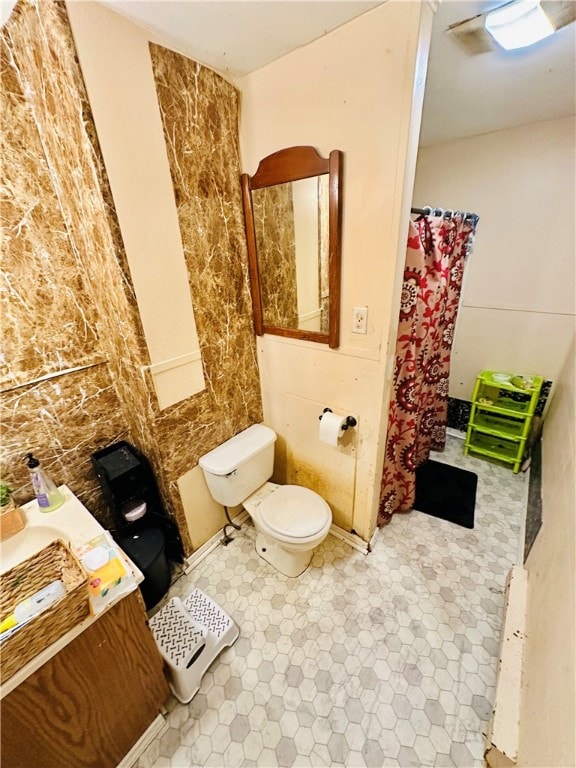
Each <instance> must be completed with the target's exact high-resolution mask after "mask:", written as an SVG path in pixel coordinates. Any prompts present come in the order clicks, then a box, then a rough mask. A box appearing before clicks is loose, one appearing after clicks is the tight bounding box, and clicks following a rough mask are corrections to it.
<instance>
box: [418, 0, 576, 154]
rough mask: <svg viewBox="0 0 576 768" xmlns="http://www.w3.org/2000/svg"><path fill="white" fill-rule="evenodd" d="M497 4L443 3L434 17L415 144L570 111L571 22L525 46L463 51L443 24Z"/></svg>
mask: <svg viewBox="0 0 576 768" xmlns="http://www.w3.org/2000/svg"><path fill="white" fill-rule="evenodd" d="M498 5H502V0H500V1H499V2H498V0H497V1H496V2H494V0H491V1H484V2H480V1H479V0H468V1H466V0H448V1H447V2H446V1H445V2H443V3H442V4H441V5H440V8H439V9H438V11H437V13H436V16H435V18H434V26H433V31H432V41H431V46H430V59H429V63H428V77H427V80H426V93H425V98H424V113H423V119H422V129H421V133H420V143H421V144H424V145H426V144H435V143H438V142H441V141H448V140H450V139H454V138H458V137H461V136H471V135H474V134H479V133H488V132H491V131H494V130H499V129H503V128H512V127H513V126H516V125H523V124H524V123H534V122H539V121H542V120H551V119H553V118H558V117H565V116H567V115H573V114H574V113H575V111H576V85H575V84H576V72H575V66H576V56H575V42H576V35H575V32H576V25H575V24H571V25H569V26H567V27H564V29H560V30H559V31H558V32H556V34H555V35H553V36H552V37H549V38H547V39H546V40H542V41H541V42H540V43H538V44H537V45H534V46H532V47H531V48H526V49H524V50H518V51H503V50H500V49H498V50H494V51H492V52H489V53H481V54H478V55H476V56H471V55H469V54H468V53H467V52H466V51H465V50H464V49H463V48H462V47H461V45H460V43H458V42H457V41H456V40H455V39H454V36H452V35H449V34H446V31H445V30H446V29H447V27H448V26H449V25H450V24H453V23H454V22H457V21H462V20H464V19H467V18H470V17H472V16H475V15H476V14H477V13H485V12H486V11H488V10H490V9H491V8H494V7H496V6H498Z"/></svg>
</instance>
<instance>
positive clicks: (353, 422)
mask: <svg viewBox="0 0 576 768" xmlns="http://www.w3.org/2000/svg"><path fill="white" fill-rule="evenodd" d="M332 412H333V411H332V408H324V410H323V411H322V413H321V414H320V416H318V419H319V420H321V419H322V416H323V415H324V414H325V413H332ZM357 423H358V422H357V421H356V419H355V418H354V416H346V421H345V422H344V424H342V429H348V428H349V427H355V426H356V424H357Z"/></svg>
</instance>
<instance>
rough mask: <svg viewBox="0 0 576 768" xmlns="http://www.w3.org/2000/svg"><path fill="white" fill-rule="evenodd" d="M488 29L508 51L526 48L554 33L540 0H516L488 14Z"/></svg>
mask: <svg viewBox="0 0 576 768" xmlns="http://www.w3.org/2000/svg"><path fill="white" fill-rule="evenodd" d="M485 26H486V31H487V32H489V33H490V34H491V35H492V37H493V38H494V40H496V42H497V43H498V45H500V46H502V48H504V49H505V50H507V51H511V50H514V49H515V48H526V46H528V45H533V44H534V43H537V42H538V41H539V40H543V39H544V38H545V37H549V35H552V34H554V31H555V30H554V27H553V26H552V24H551V23H550V19H549V18H548V16H546V14H545V13H544V11H543V10H542V8H541V7H540V0H514V1H513V2H511V3H508V4H507V5H504V6H502V7H500V8H497V9H496V10H494V11H491V12H490V13H488V14H487V15H486V21H485Z"/></svg>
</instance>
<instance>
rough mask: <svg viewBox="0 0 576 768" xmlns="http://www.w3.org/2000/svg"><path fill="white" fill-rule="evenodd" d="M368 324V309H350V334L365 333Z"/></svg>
mask: <svg viewBox="0 0 576 768" xmlns="http://www.w3.org/2000/svg"><path fill="white" fill-rule="evenodd" d="M367 322H368V307H354V308H353V309H352V333H366V324H367Z"/></svg>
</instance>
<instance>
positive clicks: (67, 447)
mask: <svg viewBox="0 0 576 768" xmlns="http://www.w3.org/2000/svg"><path fill="white" fill-rule="evenodd" d="M0 421H1V423H2V425H3V429H2V447H1V452H2V458H3V464H4V465H8V464H9V467H10V479H11V481H12V482H13V483H14V489H15V499H16V500H17V501H19V502H20V503H23V502H24V501H28V500H29V499H30V498H33V496H34V493H33V490H32V487H31V484H30V478H29V475H28V470H27V468H26V465H25V463H24V462H23V461H22V457H23V456H24V454H25V453H27V452H28V451H31V452H32V453H34V454H35V455H36V456H37V458H39V459H40V460H41V461H42V465H43V466H44V468H45V469H46V470H47V472H48V473H49V474H50V476H51V477H52V479H53V480H54V482H55V483H56V484H57V485H60V484H62V483H66V485H68V486H69V487H70V488H71V490H73V491H74V493H75V494H76V495H77V496H78V497H79V498H80V499H81V501H82V502H83V503H84V504H85V505H86V506H87V507H88V509H89V510H90V511H91V512H92V513H93V514H94V516H95V517H96V518H97V519H98V520H99V522H100V523H101V524H102V525H104V526H105V527H106V528H109V527H113V522H112V520H111V518H110V516H109V514H108V511H107V509H106V505H105V503H104V499H103V497H102V494H101V491H100V486H99V485H98V481H97V480H96V477H95V475H94V472H93V470H92V465H91V463H90V456H91V454H92V453H93V452H94V451H96V450H98V449H100V448H102V447H104V446H106V445H109V444H110V443H113V442H116V441H117V440H126V439H128V429H127V425H126V422H125V420H124V419H123V417H122V410H121V408H120V403H119V402H118V397H117V395H116V390H115V388H114V386H113V385H112V379H111V376H110V371H109V370H108V366H107V365H106V363H101V364H96V365H94V366H92V367H90V368H84V369H81V370H79V371H76V372H74V373H68V374H64V375H62V376H57V377H55V378H52V379H49V380H45V381H39V382H37V383H35V384H30V385H28V386H24V387H19V388H16V389H13V390H12V391H10V392H3V393H2V394H1V395H0Z"/></svg>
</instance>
